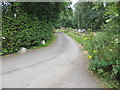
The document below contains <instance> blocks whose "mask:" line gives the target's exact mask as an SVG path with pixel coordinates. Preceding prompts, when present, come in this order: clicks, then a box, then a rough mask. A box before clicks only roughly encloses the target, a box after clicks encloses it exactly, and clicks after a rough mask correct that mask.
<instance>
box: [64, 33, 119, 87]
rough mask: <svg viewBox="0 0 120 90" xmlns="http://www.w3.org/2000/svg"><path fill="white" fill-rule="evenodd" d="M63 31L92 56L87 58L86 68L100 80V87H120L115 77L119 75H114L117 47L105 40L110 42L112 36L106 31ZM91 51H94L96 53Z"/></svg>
mask: <svg viewBox="0 0 120 90" xmlns="http://www.w3.org/2000/svg"><path fill="white" fill-rule="evenodd" d="M65 33H66V34H68V35H69V36H70V37H72V38H73V39H75V40H76V41H77V42H78V43H80V44H82V45H83V47H84V50H87V51H88V57H89V56H92V58H89V68H88V69H89V70H91V71H93V72H94V73H96V75H97V77H98V79H99V80H100V81H101V87H104V88H120V86H119V80H118V79H117V78H119V77H116V75H119V59H117V57H118V56H117V53H118V52H117V51H118V47H117V45H116V44H114V43H113V44H107V45H106V42H111V38H112V37H110V36H109V34H108V33H106V32H88V33H87V32H86V33H80V34H78V33H75V32H73V31H68V32H65ZM91 34H92V35H91ZM111 50H112V51H111ZM93 51H96V53H94V52H93ZM106 52H107V53H106ZM113 66H114V67H113ZM110 68H112V69H110Z"/></svg>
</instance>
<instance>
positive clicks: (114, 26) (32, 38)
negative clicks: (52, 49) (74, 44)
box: [1, 2, 120, 88]
mask: <svg viewBox="0 0 120 90" xmlns="http://www.w3.org/2000/svg"><path fill="white" fill-rule="evenodd" d="M60 27H65V28H71V29H70V31H74V29H87V30H88V31H87V32H86V35H85V36H82V35H81V34H79V35H77V34H74V36H73V37H75V39H77V40H78V41H79V42H80V43H82V44H83V46H84V49H86V50H88V53H89V59H90V61H89V62H90V67H89V69H90V70H91V71H94V72H95V73H97V74H98V75H100V76H102V77H104V78H106V79H107V81H109V82H110V83H112V85H110V86H109V87H114V88H120V87H119V84H120V78H119V77H120V58H119V52H120V51H119V50H120V45H119V38H120V36H119V34H120V2H106V3H103V2H78V3H76V4H75V5H74V9H72V8H71V7H70V3H67V2H20V3H18V2H14V3H12V2H10V3H8V2H6V3H2V39H3V40H2V53H1V54H2V55H5V54H11V53H15V52H18V50H19V49H20V48H21V47H25V48H27V49H29V48H31V47H32V46H38V45H39V44H40V43H41V41H42V40H45V41H49V40H50V39H51V37H52V36H53V35H54V34H53V33H54V30H55V29H57V28H60ZM68 32H69V31H68ZM68 32H67V33H68ZM93 32H94V33H95V32H96V33H97V32H99V33H98V34H97V35H94V34H93ZM71 35H73V34H71Z"/></svg>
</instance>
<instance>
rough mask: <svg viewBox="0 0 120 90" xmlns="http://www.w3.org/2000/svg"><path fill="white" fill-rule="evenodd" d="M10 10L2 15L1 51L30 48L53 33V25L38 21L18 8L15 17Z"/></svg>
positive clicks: (49, 37)
mask: <svg viewBox="0 0 120 90" xmlns="http://www.w3.org/2000/svg"><path fill="white" fill-rule="evenodd" d="M13 15H14V13H13V12H12V11H10V12H7V13H6V15H4V16H3V17H2V35H3V37H4V38H5V39H3V42H2V53H3V54H10V53H14V52H17V51H18V50H19V49H20V48H21V47H25V48H30V47H32V46H37V45H39V44H41V41H42V40H46V41H47V40H50V39H51V36H52V35H53V25H51V24H50V23H46V21H39V20H38V19H37V18H36V17H32V16H30V15H27V14H25V13H24V12H23V11H21V10H19V11H17V12H16V15H17V16H16V18H15V17H14V16H13Z"/></svg>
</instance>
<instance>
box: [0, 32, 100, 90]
mask: <svg viewBox="0 0 120 90" xmlns="http://www.w3.org/2000/svg"><path fill="white" fill-rule="evenodd" d="M56 34H57V40H56V41H55V43H54V44H53V45H51V46H49V47H47V48H42V49H37V50H32V51H30V52H27V53H24V54H19V55H14V56H8V57H7V56H6V57H3V60H2V75H3V76H2V80H3V84H2V86H3V88H54V87H63V85H62V83H60V84H58V82H57V81H60V80H63V81H64V80H67V78H70V77H73V76H74V75H72V74H74V73H76V72H74V71H77V70H78V69H79V71H80V72H79V74H78V75H80V77H78V80H83V81H79V82H81V83H79V82H78V83H79V84H78V85H79V86H78V85H77V86H75V85H73V88H74V87H81V88H86V87H91V88H96V87H98V84H97V82H96V80H95V79H94V77H93V76H92V75H91V74H90V73H89V72H88V71H87V70H86V63H84V60H85V59H84V58H82V52H81V50H80V49H79V45H78V44H77V43H76V42H75V41H74V40H73V39H72V38H70V37H69V36H67V35H66V34H64V33H61V32H58V33H56ZM78 64H80V65H78ZM84 64H85V65H84ZM79 66H80V68H79ZM84 68H85V69H84ZM71 73H72V74H71ZM66 77H67V78H66ZM79 78H82V79H79ZM72 79H74V78H72ZM67 81H68V82H69V81H70V80H67ZM73 81H75V80H73ZM87 81H88V82H87ZM61 82H62V81H61ZM75 82H76V81H75ZM68 86H69V85H68ZM71 87H72V86H71Z"/></svg>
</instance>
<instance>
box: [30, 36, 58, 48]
mask: <svg viewBox="0 0 120 90" xmlns="http://www.w3.org/2000/svg"><path fill="white" fill-rule="evenodd" d="M55 40H56V35H53V36H52V37H51V39H50V40H48V41H47V42H46V43H45V45H43V44H40V45H38V46H33V47H31V49H36V48H42V47H47V46H49V45H51V44H52V43H53V42H54V41H55Z"/></svg>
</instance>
